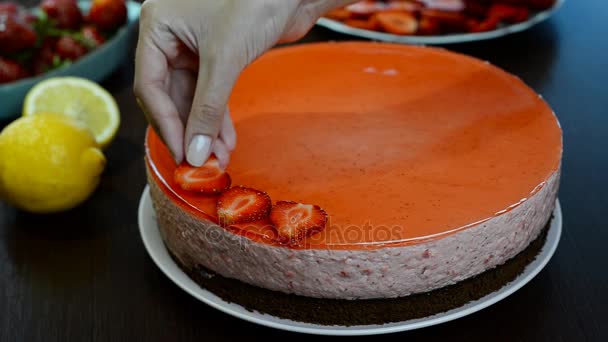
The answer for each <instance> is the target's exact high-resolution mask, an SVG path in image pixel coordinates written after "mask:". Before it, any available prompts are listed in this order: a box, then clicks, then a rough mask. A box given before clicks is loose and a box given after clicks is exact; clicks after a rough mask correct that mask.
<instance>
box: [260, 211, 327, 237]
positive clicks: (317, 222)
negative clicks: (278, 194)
mask: <svg viewBox="0 0 608 342" xmlns="http://www.w3.org/2000/svg"><path fill="white" fill-rule="evenodd" d="M270 221H272V224H274V227H275V228H276V230H277V232H278V234H279V238H280V240H281V242H283V243H288V244H296V243H298V242H300V241H301V240H302V239H304V238H306V237H308V236H310V235H312V234H314V233H317V232H319V231H321V230H323V229H324V228H325V225H326V224H327V213H326V212H325V210H323V209H321V208H320V207H319V206H317V205H312V204H302V203H296V202H291V201H280V202H277V203H276V204H275V205H274V206H273V207H272V211H271V212H270Z"/></svg>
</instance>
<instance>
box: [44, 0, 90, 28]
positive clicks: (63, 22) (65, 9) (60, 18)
mask: <svg viewBox="0 0 608 342" xmlns="http://www.w3.org/2000/svg"><path fill="white" fill-rule="evenodd" d="M40 7H41V8H42V10H43V11H44V12H46V14H47V15H48V16H49V18H51V19H54V20H55V22H56V23H57V27H59V28H63V29H73V30H75V29H78V28H79V27H80V25H81V24H82V20H83V18H82V13H81V12H80V8H79V7H78V2H77V1H76V0H44V1H43V2H42V4H41V5H40Z"/></svg>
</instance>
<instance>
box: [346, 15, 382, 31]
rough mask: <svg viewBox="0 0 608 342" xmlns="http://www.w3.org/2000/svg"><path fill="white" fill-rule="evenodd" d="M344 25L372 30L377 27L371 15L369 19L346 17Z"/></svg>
mask: <svg viewBox="0 0 608 342" xmlns="http://www.w3.org/2000/svg"><path fill="white" fill-rule="evenodd" d="M344 24H345V25H348V26H350V27H354V28H358V29H363V30H370V31H374V30H376V29H377V28H378V22H377V21H376V20H375V19H374V17H371V18H369V19H348V20H345V21H344Z"/></svg>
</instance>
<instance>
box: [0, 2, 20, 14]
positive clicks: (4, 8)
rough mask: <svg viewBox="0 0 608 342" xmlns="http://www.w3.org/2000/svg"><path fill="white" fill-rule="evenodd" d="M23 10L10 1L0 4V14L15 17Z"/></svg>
mask: <svg viewBox="0 0 608 342" xmlns="http://www.w3.org/2000/svg"><path fill="white" fill-rule="evenodd" d="M22 10H23V8H22V7H21V6H20V5H17V4H16V3H14V2H12V1H2V2H0V14H10V15H17V14H18V13H20V12H21V11H22Z"/></svg>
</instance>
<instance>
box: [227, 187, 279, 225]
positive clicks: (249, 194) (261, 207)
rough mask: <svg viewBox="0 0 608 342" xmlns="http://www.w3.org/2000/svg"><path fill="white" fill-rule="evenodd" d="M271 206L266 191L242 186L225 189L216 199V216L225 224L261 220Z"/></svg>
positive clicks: (268, 212)
mask: <svg viewBox="0 0 608 342" xmlns="http://www.w3.org/2000/svg"><path fill="white" fill-rule="evenodd" d="M271 208H272V201H271V200H270V196H268V194H267V193H265V192H263V191H259V190H256V189H251V188H245V187H242V186H236V187H234V188H231V189H230V190H227V191H226V192H224V193H223V194H221V195H220V197H219V198H218V200H217V216H218V218H219V222H220V224H222V225H225V226H230V225H233V224H239V223H248V222H253V221H259V220H263V219H265V218H267V217H268V215H269V214H270V209H271Z"/></svg>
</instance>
